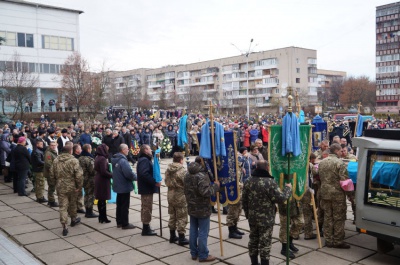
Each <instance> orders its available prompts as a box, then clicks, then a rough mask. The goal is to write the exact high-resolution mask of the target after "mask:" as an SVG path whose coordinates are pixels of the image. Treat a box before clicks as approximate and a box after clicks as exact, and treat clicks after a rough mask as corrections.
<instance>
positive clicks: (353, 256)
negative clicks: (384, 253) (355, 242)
mask: <svg viewBox="0 0 400 265" xmlns="http://www.w3.org/2000/svg"><path fill="white" fill-rule="evenodd" d="M318 251H321V252H324V253H327V254H330V255H332V256H335V257H338V258H342V259H346V260H349V261H353V262H356V261H359V260H362V259H365V258H367V257H369V256H371V255H372V254H375V251H372V250H369V249H365V248H359V247H357V246H351V249H350V250H349V249H337V248H326V247H325V248H322V249H320V250H318Z"/></svg>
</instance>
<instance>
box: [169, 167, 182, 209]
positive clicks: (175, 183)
mask: <svg viewBox="0 0 400 265" xmlns="http://www.w3.org/2000/svg"><path fill="white" fill-rule="evenodd" d="M186 173H187V172H186V169H185V168H184V167H183V165H182V164H181V163H172V164H169V165H168V168H167V170H166V171H165V185H167V187H168V204H171V205H173V206H181V207H186V197H185V191H184V180H185V175H186Z"/></svg>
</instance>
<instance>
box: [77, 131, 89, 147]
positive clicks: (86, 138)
mask: <svg viewBox="0 0 400 265" xmlns="http://www.w3.org/2000/svg"><path fill="white" fill-rule="evenodd" d="M91 143H92V136H91V135H90V134H88V133H83V134H81V137H80V138H79V144H80V145H81V146H83V145H84V144H91Z"/></svg>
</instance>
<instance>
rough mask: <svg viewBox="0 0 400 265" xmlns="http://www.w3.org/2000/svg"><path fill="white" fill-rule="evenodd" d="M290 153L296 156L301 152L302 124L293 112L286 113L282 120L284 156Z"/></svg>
mask: <svg viewBox="0 0 400 265" xmlns="http://www.w3.org/2000/svg"><path fill="white" fill-rule="evenodd" d="M289 153H292V154H293V155H294V156H298V155H300V154H301V148H300V124H299V123H298V121H297V118H296V115H294V114H293V113H286V115H285V117H283V121H282V156H285V155H286V154H289Z"/></svg>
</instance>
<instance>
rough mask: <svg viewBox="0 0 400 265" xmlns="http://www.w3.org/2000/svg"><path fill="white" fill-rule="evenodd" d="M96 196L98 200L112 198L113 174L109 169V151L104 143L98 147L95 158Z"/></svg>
mask: <svg viewBox="0 0 400 265" xmlns="http://www.w3.org/2000/svg"><path fill="white" fill-rule="evenodd" d="M94 170H95V171H96V175H95V177H94V196H95V198H96V199H98V200H109V199H111V182H110V181H111V178H112V174H111V172H110V171H108V153H107V151H106V149H105V147H104V144H102V145H100V146H99V147H98V148H97V149H96V159H95V160H94Z"/></svg>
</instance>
